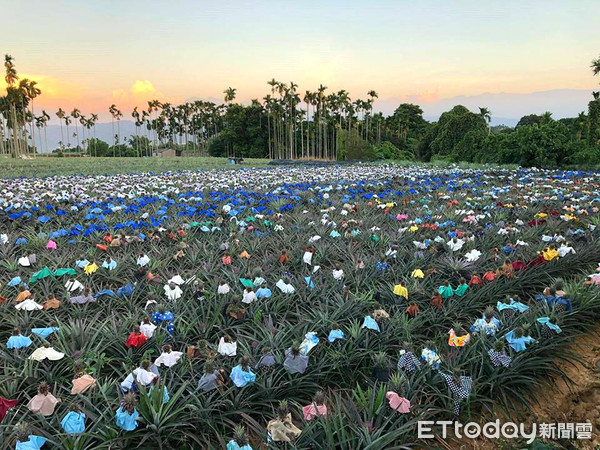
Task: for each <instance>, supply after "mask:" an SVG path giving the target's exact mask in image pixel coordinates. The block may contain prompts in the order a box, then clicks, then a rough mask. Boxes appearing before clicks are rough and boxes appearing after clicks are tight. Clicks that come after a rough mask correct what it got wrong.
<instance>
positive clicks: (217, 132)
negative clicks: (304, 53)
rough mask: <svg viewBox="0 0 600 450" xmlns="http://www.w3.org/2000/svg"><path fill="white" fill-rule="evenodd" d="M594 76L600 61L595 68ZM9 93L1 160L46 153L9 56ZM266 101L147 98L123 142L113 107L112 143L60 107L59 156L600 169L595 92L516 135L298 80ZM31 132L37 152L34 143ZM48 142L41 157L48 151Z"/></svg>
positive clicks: (528, 121)
mask: <svg viewBox="0 0 600 450" xmlns="http://www.w3.org/2000/svg"><path fill="white" fill-rule="evenodd" d="M591 69H592V72H593V74H594V75H598V74H599V73H600V58H598V59H596V60H594V61H592V65H591ZM5 71H6V74H5V80H6V83H7V94H6V95H5V96H4V97H0V119H1V122H2V126H1V127H0V133H2V135H1V136H0V153H7V154H11V155H12V156H20V155H22V154H29V153H32V154H33V153H36V152H37V151H44V150H45V151H46V152H47V151H49V150H50V149H48V143H47V139H45V137H46V128H47V123H48V121H49V120H50V114H48V113H47V112H46V111H44V110H43V111H42V113H41V114H40V115H39V116H36V114H35V109H34V99H35V98H36V97H38V96H39V95H40V94H41V91H40V90H39V88H37V87H36V82H35V81H32V80H28V79H21V80H20V79H19V77H18V74H17V71H16V69H15V66H14V59H13V58H12V57H11V56H9V55H6V56H5ZM267 85H268V86H269V91H270V92H269V93H268V94H267V95H265V96H264V97H263V98H262V99H261V100H259V99H253V100H252V101H251V103H250V104H249V105H241V104H238V103H235V102H234V100H235V98H236V89H235V88H232V87H229V88H227V89H226V90H225V91H224V92H223V94H224V97H223V103H222V104H215V103H213V102H208V101H202V100H198V101H194V102H186V103H184V104H181V105H172V104H170V103H168V102H160V101H158V100H151V101H148V102H147V105H146V107H144V108H139V107H135V108H134V109H133V111H132V112H131V113H130V115H131V117H132V119H133V121H134V124H135V135H134V136H130V137H128V138H124V137H123V136H122V135H121V127H120V122H121V120H122V118H123V117H124V115H123V112H122V111H121V110H119V108H118V107H117V106H116V105H114V104H113V105H111V106H110V107H109V108H108V112H109V113H110V115H111V124H112V135H113V139H112V142H111V143H107V142H103V141H101V140H99V139H97V138H96V134H95V128H96V123H97V121H98V115H97V114H90V115H89V116H87V117H86V116H85V115H83V114H82V113H81V111H80V110H79V109H78V108H74V109H73V111H71V112H70V113H68V112H66V111H64V110H63V109H62V108H59V110H58V111H56V112H55V113H54V114H55V116H56V117H57V119H58V120H59V122H60V127H61V141H60V143H59V147H58V148H57V149H54V151H55V152H56V153H67V152H74V153H85V154H89V155H90V156H151V155H153V154H156V152H158V151H159V150H161V149H166V148H173V149H176V150H178V151H179V152H183V153H184V154H195V155H211V156H239V157H255V158H270V159H322V160H348V159H361V160H365V159H408V160H419V161H431V160H436V159H444V160H450V161H468V162H482V163H509V164H519V165H523V166H534V165H535V166H540V167H549V166H552V167H554V166H563V165H582V164H600V142H599V140H600V99H599V95H600V93H599V92H593V98H592V99H591V100H590V102H589V104H588V108H587V112H582V113H581V114H579V116H578V117H575V118H568V119H559V120H554V119H553V118H552V114H551V113H550V112H547V113H545V114H542V115H535V114H532V115H528V116H525V117H523V118H521V120H520V121H519V123H518V124H517V126H516V127H514V128H510V127H491V126H490V121H491V111H489V109H487V108H479V111H478V112H471V111H469V110H468V109H467V108H465V107H464V106H461V105H458V106H455V107H454V108H452V109H451V110H450V111H447V112H445V113H443V114H442V115H441V116H440V118H439V119H438V120H437V121H436V122H429V121H427V120H425V119H424V118H423V111H422V109H421V108H420V107H419V106H418V105H414V104H409V103H403V104H401V105H399V106H398V108H396V110H395V111H394V113H393V114H391V115H389V116H384V115H383V114H382V113H380V112H374V111H373V104H374V102H375V99H377V98H378V95H377V92H375V91H373V90H371V91H369V92H367V94H366V98H365V99H356V100H352V99H351V98H350V95H349V94H348V92H347V91H345V90H340V91H337V92H329V91H328V88H327V87H326V86H323V85H320V86H319V87H318V88H317V89H316V90H315V91H309V90H307V91H305V92H304V93H301V92H300V91H299V89H298V85H297V84H296V83H294V82H290V83H283V82H280V81H277V80H275V79H272V80H270V81H269V82H268V83H267ZM36 132H37V136H38V142H40V147H41V148H36V146H35V145H34V143H35V142H36V140H35V135H36ZM44 142H45V149H44Z"/></svg>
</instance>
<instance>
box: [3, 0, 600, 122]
mask: <svg viewBox="0 0 600 450" xmlns="http://www.w3.org/2000/svg"><path fill="white" fill-rule="evenodd" d="M0 14H1V15H2V16H4V19H3V20H2V28H1V29H0V50H1V51H3V53H8V54H11V55H12V56H13V57H14V58H15V63H16V67H17V70H18V71H19V73H20V75H21V76H22V77H28V78H32V79H35V80H37V81H38V83H39V86H40V88H41V89H42V96H41V97H39V98H38V99H36V100H35V106H36V108H37V107H40V108H47V109H49V110H50V111H55V110H56V109H58V107H62V108H63V109H68V110H71V109H72V108H73V107H78V108H79V109H80V110H81V111H82V112H84V113H90V112H95V113H99V114H100V116H101V118H103V119H107V118H108V117H109V116H108V112H107V110H108V107H109V106H110V105H111V104H113V103H115V104H116V105H117V106H118V107H119V108H120V109H121V110H122V111H123V112H124V115H125V117H128V116H129V114H130V112H131V109H132V108H133V106H136V105H137V106H140V107H145V106H146V101H147V100H149V99H153V98H157V99H159V100H161V101H169V102H171V103H180V102H183V101H185V100H186V99H190V98H195V99H197V98H202V99H211V100H213V101H220V100H221V99H222V97H223V93H222V92H223V90H224V89H226V88H227V87H229V86H231V87H234V88H236V89H237V98H236V100H238V101H241V102H248V101H249V100H250V99H252V98H262V97H263V96H264V95H266V94H267V93H268V92H269V89H270V88H269V86H268V85H267V84H266V82H267V81H268V80H270V79H271V78H275V79H276V80H280V81H284V82H287V83H289V82H290V81H294V82H295V83H297V84H298V85H299V90H300V92H301V93H304V91H305V90H307V89H309V90H315V89H316V88H317V87H318V86H319V84H323V85H325V86H327V87H328V88H329V90H335V91H337V90H340V89H345V90H347V91H349V93H350V96H351V98H352V99H356V98H363V99H366V98H367V96H366V93H367V91H369V90H372V89H373V90H375V91H376V92H377V93H378V94H379V106H378V104H377V103H376V104H375V108H374V109H375V110H377V109H380V110H384V109H386V108H392V109H393V107H392V106H388V105H394V104H398V103H400V102H404V101H410V102H414V103H418V104H420V105H421V106H423V108H424V109H425V111H426V112H427V111H428V110H429V111H434V110H436V107H437V106H439V105H442V104H444V105H445V104H446V103H447V102H448V101H450V103H451V102H452V100H451V99H453V98H454V97H460V98H464V97H473V96H474V97H475V98H476V99H479V98H481V99H482V100H484V99H486V98H488V97H489V96H488V97H486V95H488V94H493V96H492V97H494V98H496V97H497V95H496V94H500V95H501V96H502V95H504V94H524V95H522V96H517V97H514V95H513V97H512V98H516V99H521V100H520V101H523V102H525V101H527V100H526V99H527V98H529V97H528V96H527V95H526V94H530V93H536V92H541V91H550V92H552V91H555V90H562V91H564V90H576V91H582V90H583V91H590V92H591V91H592V90H594V89H596V90H597V89H598V81H599V80H597V79H596V80H595V79H594V77H592V73H591V71H590V69H589V66H590V62H591V60H592V59H594V58H596V57H598V56H599V55H600V39H599V34H598V28H599V25H598V18H599V17H600V1H599V0H577V1H560V0H544V1H535V0H528V1H512V0H508V1H506V0H504V1H497V0H496V1H486V0H473V1H472V0H462V1H458V0H457V1H450V0H445V1H428V0H422V1H420V2H415V1H404V0H391V1H388V0H371V1H364V0H362V1H355V0H321V1H313V0H304V1H302V2H296V1H291V0H280V1H266V0H264V1H257V0H245V1H242V0H222V1H217V2H215V1H211V2H207V1H204V0H196V1H189V0H171V1H164V0H162V1H154V0H144V1H138V0H127V1H115V0H103V1H97V0H86V1H84V2H72V1H60V0H29V1H27V2H23V1H16V0H0ZM6 19H8V20H6ZM3 87H4V84H3V81H0V92H1V91H3ZM549 95H551V94H549ZM586 95H587V94H586ZM514 101H515V102H517V103H518V101H519V100H514ZM444 102H445V103H444ZM575 102H577V104H576V105H575V104H574V105H572V106H573V108H574V109H576V110H583V109H584V108H585V104H583V105H581V106H579V104H578V103H579V102H580V100H573V102H572V103H575ZM481 106H486V105H481ZM524 106H526V105H519V104H515V108H516V109H515V114H514V115H516V114H517V112H516V110H517V109H518V108H517V107H521V108H522V107H524ZM550 106H552V102H550ZM438 109H439V108H438ZM509 109H510V108H509ZM519 111H520V110H519ZM492 113H494V110H493V108H492ZM508 113H510V110H509V111H508ZM555 113H556V114H557V115H559V116H560V115H561V114H563V112H561V111H556V112H555ZM556 114H555V115H556ZM564 114H566V113H564Z"/></svg>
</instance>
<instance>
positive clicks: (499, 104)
mask: <svg viewBox="0 0 600 450" xmlns="http://www.w3.org/2000/svg"><path fill="white" fill-rule="evenodd" d="M591 99H592V91H591V90H587V89H556V90H551V91H539V92H530V93H526V94H510V93H505V92H501V93H497V94H489V93H488V94H481V95H472V96H464V95H461V96H458V97H452V98H447V99H441V100H437V101H435V102H431V103H422V104H421V108H423V113H424V114H423V115H424V117H425V118H426V119H427V120H430V121H431V120H433V121H435V120H437V119H438V118H439V117H440V115H441V114H442V113H443V112H444V111H448V110H449V109H451V108H452V107H454V106H456V105H463V106H466V107H467V108H469V109H470V110H471V111H473V112H478V111H479V107H485V108H488V109H489V110H490V111H491V112H492V122H491V124H492V125H508V126H515V125H516V124H517V122H518V121H519V119H520V118H521V117H523V116H525V115H527V114H543V113H544V112H546V111H550V112H551V113H552V117H553V118H555V119H562V118H564V117H576V116H577V115H578V114H579V113H580V112H581V111H586V110H587V104H588V102H589V101H590V100H591ZM403 102H406V100H401V99H394V98H391V99H384V100H381V101H377V103H376V104H375V109H376V110H377V111H381V112H383V113H384V114H391V113H393V112H394V109H396V107H397V106H398V104H400V103H403Z"/></svg>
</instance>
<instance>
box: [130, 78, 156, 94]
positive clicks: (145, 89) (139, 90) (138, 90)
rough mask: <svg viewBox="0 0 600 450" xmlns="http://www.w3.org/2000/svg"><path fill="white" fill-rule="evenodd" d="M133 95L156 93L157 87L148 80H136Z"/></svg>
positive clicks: (132, 89) (132, 88)
mask: <svg viewBox="0 0 600 450" xmlns="http://www.w3.org/2000/svg"><path fill="white" fill-rule="evenodd" d="M131 92H132V93H133V95H148V94H150V95H154V93H155V92H156V89H154V85H153V84H152V83H151V82H150V81H148V80H136V81H135V83H133V86H132V87H131Z"/></svg>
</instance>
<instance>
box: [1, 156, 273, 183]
mask: <svg viewBox="0 0 600 450" xmlns="http://www.w3.org/2000/svg"><path fill="white" fill-rule="evenodd" d="M268 162H269V160H268V159H254V158H247V159H245V160H244V164H243V165H241V166H229V165H227V158H211V157H179V158H57V157H41V158H35V159H29V160H25V159H15V158H2V159H0V178H18V177H47V176H54V175H103V174H116V173H133V172H170V171H178V170H203V169H233V168H240V167H264V166H266V165H267V164H268Z"/></svg>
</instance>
